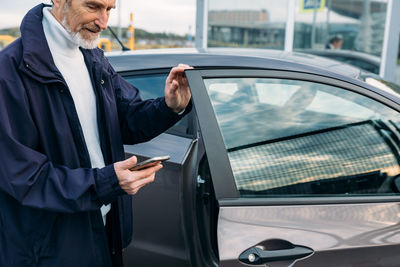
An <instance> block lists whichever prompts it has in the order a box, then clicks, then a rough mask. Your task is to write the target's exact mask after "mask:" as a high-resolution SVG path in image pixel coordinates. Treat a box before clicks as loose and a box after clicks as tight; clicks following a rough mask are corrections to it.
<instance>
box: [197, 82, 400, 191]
mask: <svg viewBox="0 0 400 267" xmlns="http://www.w3.org/2000/svg"><path fill="white" fill-rule="evenodd" d="M204 82H205V85H206V88H207V91H208V93H209V97H210V99H211V103H212V105H213V109H214V112H215V115H216V118H217V122H218V124H219V127H220V131H221V134H222V137H223V139H224V143H225V147H226V149H227V153H228V157H229V162H230V165H231V168H232V172H233V175H234V179H235V182H236V187H237V189H238V190H239V194H240V196H241V197H265V196H286V195H291V196H324V195H335V196H357V195H393V194H397V193H398V192H399V190H398V187H397V186H396V185H397V184H400V183H399V180H397V177H398V176H399V174H400V166H399V162H400V156H399V146H400V142H399V141H400V131H399V128H400V123H399V121H400V120H399V114H398V112H396V111H394V110H393V109H391V108H388V107H386V106H385V105H383V104H381V103H379V102H377V101H375V100H373V99H371V98H369V97H366V96H363V95H360V94H357V93H354V92H351V91H348V90H345V89H342V88H338V87H335V86H330V85H326V84H320V83H316V82H308V81H301V80H285V79H272V78H271V79H270V78H212V79H211V78H209V79H204Z"/></svg>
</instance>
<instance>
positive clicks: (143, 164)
mask: <svg viewBox="0 0 400 267" xmlns="http://www.w3.org/2000/svg"><path fill="white" fill-rule="evenodd" d="M169 159H170V156H169V155H167V156H160V157H154V158H150V159H147V160H145V161H142V162H139V163H138V164H136V165H135V166H133V167H132V168H131V169H130V170H131V171H138V170H141V169H145V168H149V167H152V166H155V165H157V164H158V163H160V162H163V161H166V160H169Z"/></svg>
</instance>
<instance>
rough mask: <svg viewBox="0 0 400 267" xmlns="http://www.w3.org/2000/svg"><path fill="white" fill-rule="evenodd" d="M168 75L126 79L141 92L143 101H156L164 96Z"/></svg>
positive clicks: (137, 76) (149, 75)
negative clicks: (155, 99)
mask: <svg viewBox="0 0 400 267" xmlns="http://www.w3.org/2000/svg"><path fill="white" fill-rule="evenodd" d="M167 76H168V75H167V74H147V75H136V76H130V77H125V79H126V80H127V81H128V82H129V83H130V84H132V85H133V86H135V87H136V88H138V89H139V90H140V96H141V97H142V99H154V98H157V97H160V96H164V88H165V79H167Z"/></svg>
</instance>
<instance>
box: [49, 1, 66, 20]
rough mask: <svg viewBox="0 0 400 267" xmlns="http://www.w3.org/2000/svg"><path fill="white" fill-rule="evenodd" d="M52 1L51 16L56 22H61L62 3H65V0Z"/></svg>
mask: <svg viewBox="0 0 400 267" xmlns="http://www.w3.org/2000/svg"><path fill="white" fill-rule="evenodd" d="M52 2H53V7H52V9H51V13H52V14H53V16H54V17H55V18H56V20H58V22H61V21H62V19H63V10H64V5H66V0H52Z"/></svg>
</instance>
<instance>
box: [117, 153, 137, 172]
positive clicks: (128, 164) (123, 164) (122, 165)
mask: <svg viewBox="0 0 400 267" xmlns="http://www.w3.org/2000/svg"><path fill="white" fill-rule="evenodd" d="M136 163H137V158H136V156H132V157H130V158H128V159H126V160H123V161H119V162H117V163H115V164H114V166H115V167H114V168H118V169H121V170H129V169H130V168H132V167H133V166H135V165H136Z"/></svg>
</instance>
